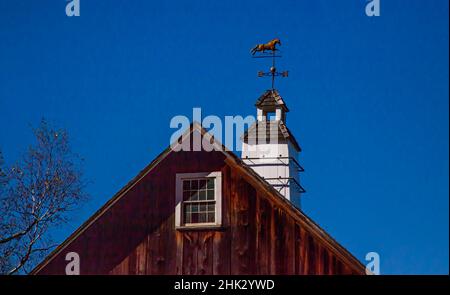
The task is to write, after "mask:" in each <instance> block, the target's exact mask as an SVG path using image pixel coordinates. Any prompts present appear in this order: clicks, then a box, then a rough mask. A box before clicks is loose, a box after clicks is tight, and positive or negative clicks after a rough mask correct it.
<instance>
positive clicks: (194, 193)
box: [190, 191, 198, 201]
mask: <svg viewBox="0 0 450 295" xmlns="http://www.w3.org/2000/svg"><path fill="white" fill-rule="evenodd" d="M190 200H191V201H196V200H198V191H191V198H190Z"/></svg>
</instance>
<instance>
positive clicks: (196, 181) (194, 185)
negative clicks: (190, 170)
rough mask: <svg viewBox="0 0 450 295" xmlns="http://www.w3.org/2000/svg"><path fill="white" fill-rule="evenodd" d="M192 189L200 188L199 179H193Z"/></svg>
mask: <svg viewBox="0 0 450 295" xmlns="http://www.w3.org/2000/svg"><path fill="white" fill-rule="evenodd" d="M191 189H192V190H196V189H198V180H197V179H194V180H191Z"/></svg>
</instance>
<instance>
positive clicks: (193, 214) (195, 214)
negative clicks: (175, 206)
mask: <svg viewBox="0 0 450 295" xmlns="http://www.w3.org/2000/svg"><path fill="white" fill-rule="evenodd" d="M191 216H192V217H191V223H198V213H192V215H191Z"/></svg>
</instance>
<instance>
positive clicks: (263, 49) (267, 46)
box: [251, 38, 289, 89]
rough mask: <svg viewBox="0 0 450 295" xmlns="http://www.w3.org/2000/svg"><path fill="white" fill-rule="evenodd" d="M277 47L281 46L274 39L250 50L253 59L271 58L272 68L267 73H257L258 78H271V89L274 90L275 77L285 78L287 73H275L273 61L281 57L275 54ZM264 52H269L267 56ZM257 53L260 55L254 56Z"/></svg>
mask: <svg viewBox="0 0 450 295" xmlns="http://www.w3.org/2000/svg"><path fill="white" fill-rule="evenodd" d="M277 45H280V46H281V41H280V39H278V38H276V39H273V40H272V41H270V42H268V43H266V44H258V45H256V46H255V47H253V49H252V50H251V53H252V56H253V57H254V58H272V66H271V67H270V70H269V72H264V71H259V72H258V77H268V76H270V77H272V89H275V77H277V76H281V77H287V76H288V74H289V72H288V71H283V72H277V68H276V67H275V60H276V58H277V57H281V55H277V54H276V52H277V51H279V50H278V48H277ZM266 51H271V52H270V53H269V54H266ZM257 52H259V53H261V54H259V55H256V56H255V54H256V53H257Z"/></svg>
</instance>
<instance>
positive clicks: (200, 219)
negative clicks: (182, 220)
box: [199, 213, 206, 222]
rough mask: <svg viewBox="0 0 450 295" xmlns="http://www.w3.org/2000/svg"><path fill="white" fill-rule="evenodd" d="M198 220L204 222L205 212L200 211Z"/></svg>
mask: <svg viewBox="0 0 450 295" xmlns="http://www.w3.org/2000/svg"><path fill="white" fill-rule="evenodd" d="M199 215H200V216H199V222H206V214H204V213H202V214H199Z"/></svg>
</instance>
